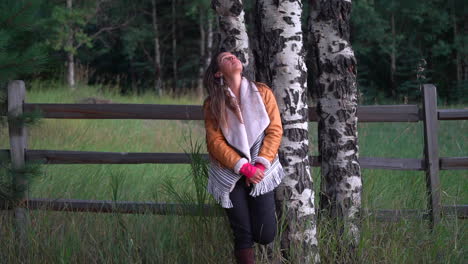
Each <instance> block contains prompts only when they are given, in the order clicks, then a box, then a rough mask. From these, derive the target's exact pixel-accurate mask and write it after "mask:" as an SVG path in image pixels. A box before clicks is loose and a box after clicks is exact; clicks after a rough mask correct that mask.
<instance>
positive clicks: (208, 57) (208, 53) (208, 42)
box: [205, 14, 213, 68]
mask: <svg viewBox="0 0 468 264" xmlns="http://www.w3.org/2000/svg"><path fill="white" fill-rule="evenodd" d="M207 20H208V29H207V31H208V32H207V35H206V60H205V68H206V67H208V65H210V63H211V57H212V56H213V17H212V16H211V15H209V14H208V16H207Z"/></svg>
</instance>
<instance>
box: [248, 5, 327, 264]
mask: <svg viewBox="0 0 468 264" xmlns="http://www.w3.org/2000/svg"><path fill="white" fill-rule="evenodd" d="M257 11H258V12H259V13H258V14H257V15H258V16H260V18H261V19H260V24H261V25H260V26H259V35H260V49H261V53H262V57H263V59H262V62H263V63H267V64H268V65H266V66H267V70H266V71H268V73H267V74H266V75H267V76H269V77H270V79H269V80H267V81H268V82H269V83H270V85H271V87H272V89H273V90H274V93H275V96H276V99H277V102H278V106H279V109H280V112H281V117H282V123H283V130H284V135H283V139H282V142H281V146H280V150H279V155H280V161H281V164H282V165H283V167H284V170H285V173H286V176H285V178H284V180H283V182H282V183H281V185H280V186H279V187H278V189H277V190H276V198H277V200H278V201H279V202H280V203H281V206H279V209H280V212H279V213H280V214H281V215H283V216H285V217H286V225H287V228H286V230H285V231H284V232H283V237H282V238H281V245H282V248H284V249H288V248H290V249H294V250H297V249H300V250H301V252H300V254H301V256H300V257H299V258H300V259H301V260H300V261H301V263H311V262H315V263H317V262H319V256H318V250H317V237H316V233H317V229H316V213H315V207H314V189H313V183H312V177H311V175H310V166H309V158H308V154H309V141H308V134H309V132H308V105H307V94H306V91H307V83H306V73H307V69H306V67H305V62H304V49H303V34H302V29H301V20H300V19H301V14H302V3H301V1H300V0H297V1H279V2H278V1H274V0H259V1H258V6H257ZM264 66H265V65H264ZM289 253H290V254H291V253H292V251H290V252H289Z"/></svg>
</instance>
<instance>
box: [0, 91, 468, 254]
mask: <svg viewBox="0 0 468 264" xmlns="http://www.w3.org/2000/svg"><path fill="white" fill-rule="evenodd" d="M85 97H98V98H103V99H110V100H112V101H113V102H116V103H152V104H201V101H200V100H192V99H191V97H190V96H186V97H182V98H179V99H177V100H175V99H171V98H169V97H163V98H159V97H156V96H154V95H152V94H149V93H148V94H145V95H143V96H121V95H119V94H116V93H114V92H111V91H110V90H109V89H108V88H106V87H86V86H83V87H78V88H77V89H76V90H75V91H73V92H70V91H68V90H67V89H64V88H61V87H59V86H58V85H57V84H55V83H50V84H47V83H44V82H37V83H33V89H31V87H28V93H27V102H37V103H39V102H41V103H74V102H77V101H79V100H80V99H82V98H85ZM462 107H464V106H446V108H462ZM316 128H317V127H316V123H311V124H310V129H311V130H310V131H311V135H310V142H311V152H312V153H313V154H314V155H317V137H316V132H315V131H316ZM1 135H2V137H1V139H0V148H1V149H5V148H8V144H9V143H8V140H7V137H6V135H7V131H6V130H5V129H3V131H1ZM422 135H423V131H422V124H420V123H360V124H359V143H360V156H362V157H394V158H422V157H423V156H422V155H423V154H422V153H423V138H422ZM190 137H191V138H192V139H194V140H198V142H200V143H204V128H203V123H202V122H200V121H148V120H53V119H51V120H41V123H40V124H39V125H38V126H35V127H32V128H31V129H30V136H29V140H28V144H29V148H30V149H50V150H82V151H112V152H184V151H190V141H189V138H190ZM467 144H468V122H466V121H443V122H441V123H440V132H439V148H440V150H439V152H440V156H442V157H451V156H452V157H455V156H468V146H467ZM202 152H205V150H204V149H203V148H202ZM319 173H320V171H319V169H318V168H313V169H312V175H313V178H314V185H315V189H316V194H317V193H318V191H319V185H320V184H319V182H320V179H319ZM189 174H190V166H189V165H165V164H158V165H151V164H142V165H45V166H43V172H42V175H41V176H40V177H39V178H37V179H35V180H34V181H33V182H32V184H31V190H30V194H29V195H30V197H37V198H72V199H102V200H128V201H160V202H163V201H172V202H178V199H177V197H175V195H173V193H171V192H170V191H168V188H167V187H168V186H172V187H173V188H174V190H175V191H177V192H180V193H185V192H188V193H189V194H194V193H195V192H194V190H195V186H194V183H193V179H192V178H191V177H190V176H189ZM362 177H363V182H364V191H363V207H365V208H370V209H391V208H393V209H422V208H425V206H426V194H425V178H424V173H423V172H412V171H390V170H370V169H363V170H362ZM441 185H442V202H443V204H467V203H468V181H467V174H466V171H462V170H460V171H453V170H452V171H442V172H441ZM193 199H194V201H195V198H193ZM316 201H318V199H316ZM465 221H466V220H458V219H455V218H452V217H444V218H443V219H442V222H441V223H440V225H439V226H437V228H436V229H435V230H434V231H433V232H430V231H429V230H428V228H427V226H428V225H427V222H424V221H419V220H404V221H400V222H396V223H379V222H376V221H375V220H374V219H372V218H366V219H364V220H363V228H362V239H361V243H360V245H359V246H360V247H359V252H360V254H359V258H360V262H361V263H462V262H463V260H464V259H466V258H467V254H466V248H467V247H466V241H468V240H467V234H466V229H467V224H466V223H465ZM29 236H30V241H31V245H30V250H29V256H28V257H29V262H31V263H229V262H231V261H233V259H232V242H231V240H232V239H231V234H230V228H229V226H228V224H227V221H226V219H225V218H224V217H216V218H208V217H203V218H198V217H179V216H157V215H151V214H147V215H119V214H94V213H64V212H48V211H33V212H31V228H30V230H29ZM331 237H332V235H331V234H330V233H329V230H328V229H327V228H326V225H325V224H321V226H319V238H320V239H319V243H320V253H321V256H322V258H323V260H324V261H323V263H332V262H333V261H334V260H336V258H337V257H336V252H337V251H338V248H339V246H338V245H337V244H336V241H335V240H333V239H331ZM11 241H14V235H13V228H12V224H11V217H10V216H9V215H8V213H6V212H2V213H0V248H2V250H1V251H0V263H18V262H19V261H20V260H19V257H18V256H19V254H18V252H17V251H16V250H17V249H16V247H15V243H11ZM276 244H278V243H275V245H276ZM277 249H278V246H277V245H276V246H275V250H277ZM260 252H261V250H260V248H259V250H258V251H257V253H260ZM258 261H259V262H260V263H268V261H267V260H266V258H265V257H264V254H258ZM293 263H294V261H293Z"/></svg>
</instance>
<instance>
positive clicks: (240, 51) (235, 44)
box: [211, 0, 255, 80]
mask: <svg viewBox="0 0 468 264" xmlns="http://www.w3.org/2000/svg"><path fill="white" fill-rule="evenodd" d="M211 5H212V7H213V9H214V10H215V11H216V14H217V15H218V21H219V31H220V34H221V37H220V43H219V50H220V51H230V52H232V53H233V54H234V55H236V56H237V57H238V58H239V59H240V61H241V62H242V64H243V66H244V75H245V76H247V78H249V79H250V80H254V77H255V70H254V59H253V56H252V51H251V50H250V47H249V37H248V35H247V30H246V27H245V20H244V13H245V12H244V7H243V4H242V0H213V1H212V2H211Z"/></svg>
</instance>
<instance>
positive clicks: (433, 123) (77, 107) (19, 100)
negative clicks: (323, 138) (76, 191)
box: [0, 81, 468, 236]
mask: <svg viewBox="0 0 468 264" xmlns="http://www.w3.org/2000/svg"><path fill="white" fill-rule="evenodd" d="M8 91H9V95H8V98H9V102H8V103H9V105H8V113H3V114H4V115H5V114H8V115H10V116H11V115H13V116H14V115H19V114H21V112H22V111H23V112H24V113H28V112H36V111H39V112H41V114H42V117H43V118H58V119H159V120H203V112H202V107H201V106H196V105H150V104H31V103H25V102H24V98H25V97H24V96H25V89H24V83H23V82H22V81H13V82H11V83H10V84H9V89H8ZM423 93H424V97H423V107H422V108H420V107H418V105H380V106H358V108H357V117H358V119H359V122H419V121H422V122H423V124H424V146H425V149H424V152H425V154H424V158H423V159H415V158H412V159H408V158H406V159H405V158H379V157H360V158H359V162H360V165H361V167H362V168H368V169H386V170H417V171H425V172H426V182H427V191H428V209H427V210H364V213H365V215H367V216H375V217H376V219H379V220H389V221H393V220H396V219H401V218H407V217H420V218H423V219H430V220H431V221H432V223H437V222H438V221H439V219H440V216H441V215H457V216H458V217H459V218H463V219H465V218H467V217H468V205H452V206H448V205H441V204H440V184H439V170H455V169H468V157H439V156H438V142H437V135H438V132H437V128H438V125H439V122H438V121H439V120H468V109H437V102H436V98H437V96H436V88H435V86H433V85H424V89H423ZM10 98H11V99H10ZM317 119H318V117H317V114H316V109H315V107H310V108H309V121H311V122H315V121H317ZM9 126H10V149H9V150H5V149H4V150H0V154H3V155H9V156H11V157H12V162H13V163H14V165H15V166H21V164H23V163H24V161H40V162H42V163H44V164H140V163H164V164H187V163H190V158H189V156H188V155H187V154H183V153H127V152H95V151H63V150H31V149H27V144H26V143H27V138H26V133H25V132H26V128H25V127H17V126H16V124H15V123H14V122H9ZM205 158H206V157H205ZM310 162H311V166H314V167H318V166H320V157H317V156H311V157H310ZM24 208H28V209H31V210H40V209H42V210H53V211H72V212H100V213H131V214H139V213H152V214H161V215H170V214H176V215H199V214H204V215H216V212H219V211H217V210H215V209H214V208H213V207H211V206H208V205H204V206H201V207H196V206H195V207H194V206H190V205H181V204H168V203H151V202H125V201H118V202H115V201H93V200H72V199H39V198H35V199H30V198H29V197H27V196H25V197H23V202H22V203H21V204H20V205H17V206H16V207H15V208H14V210H15V214H16V220H17V223H18V225H19V226H21V225H23V226H24V225H25V223H26V221H24V218H25V215H26V214H25V211H24ZM0 209H13V208H12V207H11V205H9V204H8V203H6V202H4V201H0ZM213 212H215V213H213ZM24 235H25V234H20V236H24Z"/></svg>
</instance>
